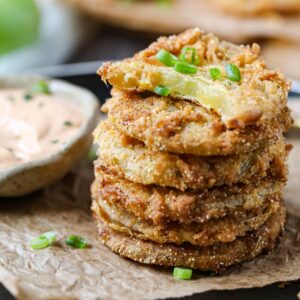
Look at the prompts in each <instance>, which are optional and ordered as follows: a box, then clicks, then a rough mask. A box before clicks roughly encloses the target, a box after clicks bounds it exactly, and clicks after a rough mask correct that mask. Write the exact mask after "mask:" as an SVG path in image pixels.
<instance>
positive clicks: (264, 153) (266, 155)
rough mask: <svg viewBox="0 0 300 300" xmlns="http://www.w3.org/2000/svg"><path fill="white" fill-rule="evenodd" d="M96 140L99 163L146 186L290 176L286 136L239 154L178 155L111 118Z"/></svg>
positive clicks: (208, 184) (192, 186)
mask: <svg viewBox="0 0 300 300" xmlns="http://www.w3.org/2000/svg"><path fill="white" fill-rule="evenodd" d="M94 140H95V142H96V143H97V144H98V145H99V150H98V160H97V162H96V166H97V165H98V166H99V167H100V166H103V167H105V168H106V169H109V170H111V172H114V173H116V174H119V175H120V176H121V177H124V178H125V179H127V180H130V181H133V182H135V183H141V184H145V185H149V184H156V185H160V186H168V187H174V188H177V189H180V190H182V191H184V190H186V189H198V190H204V189H208V188H211V187H214V186H220V185H224V184H225V185H232V184H234V183H237V182H243V183H250V182H251V181H252V182H253V181H256V180H260V179H261V178H264V177H266V176H267V175H268V174H272V175H273V176H274V177H276V178H281V179H282V180H285V179H286V176H287V174H286V173H287V168H286V165H285V159H286V156H287V151H286V146H285V143H284V140H283V139H279V140H278V141H276V142H274V143H272V144H271V145H268V144H267V145H265V146H263V147H260V148H258V149H256V150H255V151H252V152H250V153H245V154H240V155H232V156H225V157H209V156H208V157H201V156H195V155H178V154H174V153H169V152H162V151H152V150H150V149H148V148H146V147H145V145H144V144H143V143H142V142H140V141H138V140H136V139H132V138H130V137H128V136H126V135H125V134H123V133H121V132H120V131H118V130H116V129H115V128H114V127H113V126H112V124H111V123H110V122H109V121H103V122H101V123H100V124H99V125H98V127H97V128H96V130H95V132H94Z"/></svg>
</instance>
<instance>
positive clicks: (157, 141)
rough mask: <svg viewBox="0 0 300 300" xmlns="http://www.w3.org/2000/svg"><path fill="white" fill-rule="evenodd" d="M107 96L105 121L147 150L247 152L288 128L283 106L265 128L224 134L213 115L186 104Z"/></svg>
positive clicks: (164, 99)
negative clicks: (108, 98) (137, 141)
mask: <svg viewBox="0 0 300 300" xmlns="http://www.w3.org/2000/svg"><path fill="white" fill-rule="evenodd" d="M112 95H113V98H111V99H110V100H108V102H107V103H106V104H105V106H104V108H105V111H107V112H108V119H109V120H110V122H111V123H112V124H113V126H114V127H115V128H117V129H118V130H119V131H120V132H122V133H124V134H125V135H127V136H130V137H132V138H135V139H137V140H140V141H142V142H143V143H144V144H145V145H146V147H147V148H149V149H151V150H153V151H168V152H173V153H181V154H194V155H202V156H212V155H230V154H239V153H245V152H251V151H254V150H255V149H257V148H260V147H262V146H264V145H265V144H266V143H269V142H270V140H277V139H281V138H282V133H283V132H286V131H287V130H288V129H289V128H290V127H291V124H292V118H291V116H290V111H289V109H288V108H287V107H285V108H284V109H283V110H282V111H281V112H280V113H279V115H277V116H276V118H274V119H272V120H270V122H268V123H263V124H261V125H252V126H247V127H245V128H237V129H227V128H226V127H225V126H224V125H223V123H222V121H221V119H220V117H219V116H218V114H217V113H215V112H214V111H212V110H208V109H206V108H204V107H202V106H199V105H197V104H195V103H192V102H189V101H181V100H174V99H173V98H170V97H159V96H151V95H150V96H149V95H140V94H136V93H133V94H128V93H124V92H120V91H117V90H114V91H113V92H112Z"/></svg>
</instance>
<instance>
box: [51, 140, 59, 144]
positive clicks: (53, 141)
mask: <svg viewBox="0 0 300 300" xmlns="http://www.w3.org/2000/svg"><path fill="white" fill-rule="evenodd" d="M58 142H59V140H52V141H51V143H52V144H57V143H58Z"/></svg>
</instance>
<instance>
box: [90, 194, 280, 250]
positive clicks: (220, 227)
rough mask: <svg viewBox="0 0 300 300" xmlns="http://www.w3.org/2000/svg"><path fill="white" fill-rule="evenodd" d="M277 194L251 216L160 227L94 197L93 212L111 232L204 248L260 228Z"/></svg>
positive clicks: (276, 201)
mask: <svg viewBox="0 0 300 300" xmlns="http://www.w3.org/2000/svg"><path fill="white" fill-rule="evenodd" d="M280 200H281V197H280V195H275V196H274V198H272V199H271V200H270V202H267V203H265V204H264V205H263V206H262V207H261V208H259V209H258V210H257V211H256V212H255V213H254V212H250V213H249V212H248V213H243V215H242V216H225V217H222V218H218V219H211V220H209V221H207V222H204V223H202V224H199V223H191V224H189V225H182V224H179V223H176V222H171V223H168V224H165V225H163V226H157V225H153V224H152V223H149V222H146V221H143V220H141V219H138V218H136V217H135V216H133V215H132V214H130V213H129V212H128V211H126V210H125V209H121V208H120V207H116V206H115V204H114V203H111V202H108V201H105V200H103V199H102V198H101V197H96V198H95V200H94V203H93V206H92V208H93V211H94V213H95V214H96V215H98V216H99V217H100V218H101V220H102V222H103V223H104V224H106V225H107V226H108V227H110V228H112V229H113V230H115V231H118V232H123V233H126V234H128V235H130V236H132V237H136V238H138V239H142V240H149V241H152V242H154V243H157V244H168V243H172V244H176V245H182V244H183V243H190V244H192V245H195V246H200V247H207V246H211V245H213V244H216V243H229V242H232V241H234V240H236V239H237V238H238V237H240V236H244V235H246V234H247V232H249V231H253V230H256V229H257V228H259V227H260V226H262V225H263V224H264V223H265V222H266V221H267V220H268V218H269V217H270V216H271V215H272V214H274V213H275V212H276V211H277V210H278V209H279V206H280V204H279V202H280Z"/></svg>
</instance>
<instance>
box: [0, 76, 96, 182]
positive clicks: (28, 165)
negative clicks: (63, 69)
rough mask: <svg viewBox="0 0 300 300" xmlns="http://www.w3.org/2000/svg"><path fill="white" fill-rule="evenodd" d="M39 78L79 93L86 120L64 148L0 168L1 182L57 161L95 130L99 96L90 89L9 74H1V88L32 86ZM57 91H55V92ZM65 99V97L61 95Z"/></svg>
mask: <svg viewBox="0 0 300 300" xmlns="http://www.w3.org/2000/svg"><path fill="white" fill-rule="evenodd" d="M39 80H45V81H46V82H47V83H49V84H50V85H56V88H58V89H57V90H59V91H64V92H68V91H69V93H70V92H72V95H78V97H77V99H78V102H76V103H77V105H78V103H80V106H81V108H82V107H83V106H85V110H80V111H81V112H82V114H83V116H84V121H83V123H82V124H81V126H80V127H79V129H78V131H77V132H76V134H74V135H73V136H72V137H71V138H70V139H68V140H67V141H66V142H65V144H64V147H63V148H60V149H58V150H57V151H56V152H55V153H52V154H49V155H46V156H43V157H42V158H39V159H34V160H30V161H28V162H22V163H20V164H18V165H16V166H11V167H8V168H5V169H4V170H2V171H1V170H0V183H1V182H4V181H7V180H9V179H11V178H12V177H14V176H16V175H18V174H20V173H24V172H26V171H28V170H31V169H34V168H40V167H44V166H47V165H49V164H52V163H55V162H57V161H59V160H60V159H62V158H63V156H64V155H65V154H66V153H67V152H68V151H69V150H70V149H71V148H72V147H73V146H74V145H75V144H76V143H77V142H78V141H79V140H80V139H82V138H84V136H85V135H86V134H87V133H89V132H90V131H92V130H93V128H94V126H95V122H96V120H97V119H98V114H99V101H98V99H97V97H96V96H95V95H94V94H93V93H92V92H91V91H89V90H87V89H85V88H82V87H79V86H76V85H74V84H71V83H68V82H66V81H64V80H60V79H52V78H49V77H46V76H42V75H8V76H0V89H2V88H5V87H11V88H20V87H21V88H22V87H23V88H26V87H31V86H32V84H33V83H34V82H36V81H39ZM54 93H55V92H54ZM60 98H61V99H64V97H60ZM72 98H73V97H70V98H69V100H68V101H70V102H71V101H73V100H72Z"/></svg>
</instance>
